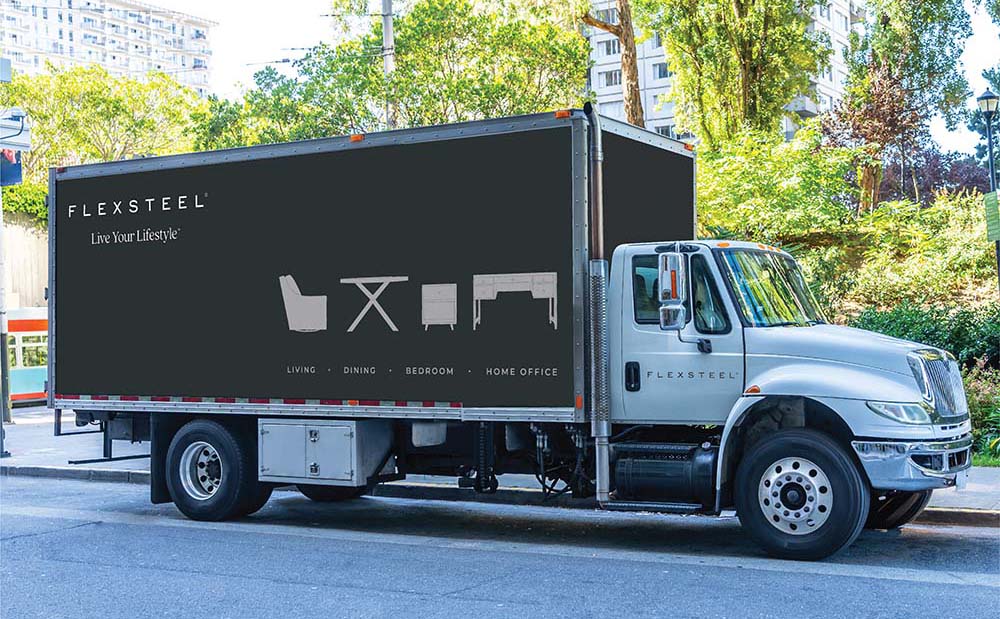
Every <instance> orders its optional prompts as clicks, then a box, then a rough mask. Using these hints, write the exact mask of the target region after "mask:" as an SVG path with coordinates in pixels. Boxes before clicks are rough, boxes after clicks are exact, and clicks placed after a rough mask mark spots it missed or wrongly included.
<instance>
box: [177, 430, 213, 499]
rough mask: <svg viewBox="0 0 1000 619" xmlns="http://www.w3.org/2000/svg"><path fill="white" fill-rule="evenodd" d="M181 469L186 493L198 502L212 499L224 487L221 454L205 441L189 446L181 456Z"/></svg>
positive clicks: (182, 483)
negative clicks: (220, 487) (221, 486)
mask: <svg viewBox="0 0 1000 619" xmlns="http://www.w3.org/2000/svg"><path fill="white" fill-rule="evenodd" d="M179 468H180V471H179V473H180V478H181V485H182V486H183V487H184V491H185V492H187V493H188V495H189V496H191V497H192V498H194V499H196V500H198V501H206V500H208V499H210V498H212V497H213V496H215V493H216V492H218V491H219V486H220V485H222V473H223V471H222V460H221V459H219V452H218V451H217V450H216V449H215V447H212V445H211V444H209V443H206V442H205V441H195V442H193V443H191V444H190V445H188V446H187V448H186V449H185V450H184V453H182V454H181V461H180V465H179Z"/></svg>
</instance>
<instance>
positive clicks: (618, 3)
mask: <svg viewBox="0 0 1000 619" xmlns="http://www.w3.org/2000/svg"><path fill="white" fill-rule="evenodd" d="M579 15H580V21H582V22H583V23H584V24H587V25H588V26H590V27H592V28H597V29H599V30H603V31H604V32H608V33H611V34H613V35H615V37H617V39H618V48H619V50H620V54H621V66H622V69H621V70H622V103H623V106H624V109H625V120H626V121H627V122H628V123H629V124H632V125H635V126H637V127H645V126H646V119H645V113H644V112H643V109H642V93H641V92H640V90H639V60H638V58H639V55H638V53H637V51H636V47H635V23H634V21H633V19H632V4H631V2H630V0H615V13H614V16H611V15H609V16H608V18H607V19H598V18H597V17H595V16H594V15H593V14H592V13H591V9H590V3H589V2H588V3H586V5H585V8H583V9H582V12H580V13H579Z"/></svg>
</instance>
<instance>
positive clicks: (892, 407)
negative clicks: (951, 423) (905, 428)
mask: <svg viewBox="0 0 1000 619" xmlns="http://www.w3.org/2000/svg"><path fill="white" fill-rule="evenodd" d="M867 404H868V408H870V409H872V410H873V411H875V412H876V413H878V414H879V415H882V416H883V417H887V418H889V419H892V420H893V421H898V422H900V423H913V424H926V423H931V416H930V411H931V410H933V409H930V408H928V407H927V405H926V404H922V403H918V402H867Z"/></svg>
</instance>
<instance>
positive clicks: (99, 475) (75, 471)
mask: <svg viewBox="0 0 1000 619" xmlns="http://www.w3.org/2000/svg"><path fill="white" fill-rule="evenodd" d="M0 476H2V477H48V478H51V479H76V480H81V481H104V482H118V483H129V484H148V483H149V471H129V470H127V469H82V468H76V467H71V466H26V465H20V464H5V465H2V466H0Z"/></svg>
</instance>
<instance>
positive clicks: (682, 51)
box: [636, 0, 830, 148]
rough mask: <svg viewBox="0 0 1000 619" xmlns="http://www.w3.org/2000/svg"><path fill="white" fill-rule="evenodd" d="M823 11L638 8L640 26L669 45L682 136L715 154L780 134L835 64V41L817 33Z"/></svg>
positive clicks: (746, 2)
mask: <svg viewBox="0 0 1000 619" xmlns="http://www.w3.org/2000/svg"><path fill="white" fill-rule="evenodd" d="M819 4H820V2H819V0H771V1H769V2H762V1H754V0H743V1H739V2H729V1H723V0H709V1H702V2H695V1H693V0H637V1H636V21H637V23H638V24H639V25H640V26H641V27H642V28H643V29H644V30H647V31H650V32H657V33H659V34H661V35H662V37H663V42H664V48H665V51H666V56H667V61H668V63H669V64H670V69H671V70H672V71H673V72H674V77H673V86H672V89H671V94H670V100H672V101H673V102H674V115H675V118H676V119H677V124H678V128H679V129H682V130H683V129H687V130H691V131H693V132H694V133H695V134H697V135H698V137H699V138H700V139H701V140H702V142H703V143H704V144H706V145H707V146H708V147H710V148H716V147H722V146H723V145H724V144H726V143H728V142H729V141H730V140H731V139H733V138H734V137H736V136H737V134H738V133H739V132H740V131H742V130H744V129H751V130H755V131H764V132H771V131H775V130H777V129H778V127H779V122H780V120H781V118H782V117H783V116H784V115H785V114H786V111H785V106H786V105H788V104H789V103H790V102H791V101H792V99H793V98H794V97H795V96H797V95H800V94H806V93H807V92H808V91H809V89H810V76H815V75H817V74H818V73H819V72H820V71H821V70H822V69H823V67H824V66H825V65H826V64H827V63H828V59H829V55H830V44H829V40H828V38H827V36H826V34H825V33H821V32H818V31H816V30H815V29H813V28H812V27H811V14H812V12H813V10H814V9H815V7H816V6H817V5H819Z"/></svg>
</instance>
